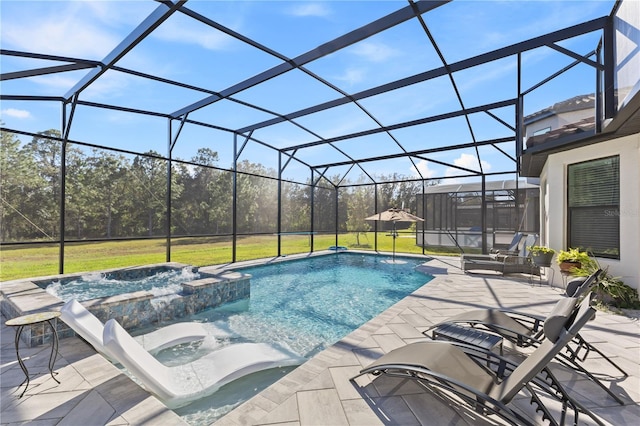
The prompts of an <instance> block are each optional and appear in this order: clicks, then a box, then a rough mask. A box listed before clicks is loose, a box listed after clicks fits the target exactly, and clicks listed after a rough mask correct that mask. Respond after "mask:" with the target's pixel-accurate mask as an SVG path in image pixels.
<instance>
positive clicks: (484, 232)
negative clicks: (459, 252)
mask: <svg viewBox="0 0 640 426" xmlns="http://www.w3.org/2000/svg"><path fill="white" fill-rule="evenodd" d="M486 180H487V178H486V177H485V175H484V174H483V175H482V209H480V223H481V228H482V253H485V254H486V253H488V252H489V250H488V249H487V187H486V183H487V182H486Z"/></svg>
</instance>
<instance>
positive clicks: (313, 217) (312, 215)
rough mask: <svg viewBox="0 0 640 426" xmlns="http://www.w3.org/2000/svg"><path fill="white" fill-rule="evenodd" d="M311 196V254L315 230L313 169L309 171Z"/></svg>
mask: <svg viewBox="0 0 640 426" xmlns="http://www.w3.org/2000/svg"><path fill="white" fill-rule="evenodd" d="M310 182H311V196H310V200H311V201H310V202H311V208H310V209H309V210H310V212H311V238H310V241H311V247H310V248H309V251H310V252H311V253H313V250H314V235H313V230H314V229H315V223H314V222H315V193H316V182H315V181H314V180H313V169H311V181H310Z"/></svg>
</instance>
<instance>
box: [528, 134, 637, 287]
mask: <svg viewBox="0 0 640 426" xmlns="http://www.w3.org/2000/svg"><path fill="white" fill-rule="evenodd" d="M612 155H619V156H620V260H612V259H603V258H599V259H598V261H599V262H600V264H601V265H602V266H609V272H610V273H611V274H612V275H614V276H620V277H622V279H623V280H624V282H625V283H626V284H628V285H630V286H631V287H634V288H636V289H640V133H639V134H634V135H631V136H626V137H623V138H618V139H613V140H610V141H607V142H602V143H598V144H595V145H591V146H587V147H583V148H576V149H572V150H569V151H565V152H561V153H558V154H552V155H550V156H549V158H548V159H547V162H546V164H545V167H544V169H543V170H542V174H541V175H540V192H541V193H540V198H541V199H540V209H541V212H540V213H541V215H540V217H541V221H543V222H544V223H543V224H541V230H540V231H541V239H542V242H543V243H544V244H546V245H548V246H549V247H552V248H554V249H556V250H558V249H566V248H567V247H566V241H567V226H566V224H567V166H568V165H569V164H573V163H579V162H582V161H588V160H594V159H597V158H602V157H608V156H612ZM553 267H554V268H555V274H549V275H550V278H552V279H553V282H554V285H556V286H561V285H562V284H563V280H562V275H561V274H560V272H559V270H558V269H557V265H554V266H553Z"/></svg>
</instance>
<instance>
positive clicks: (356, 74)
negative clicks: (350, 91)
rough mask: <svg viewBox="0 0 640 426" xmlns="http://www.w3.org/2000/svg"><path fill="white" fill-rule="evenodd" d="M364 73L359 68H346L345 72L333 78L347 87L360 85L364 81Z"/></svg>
mask: <svg viewBox="0 0 640 426" xmlns="http://www.w3.org/2000/svg"><path fill="white" fill-rule="evenodd" d="M366 74H367V73H366V71H365V70H363V69H360V68H348V69H347V70H345V72H344V73H343V74H342V75H340V76H336V77H335V78H336V79H337V80H340V81H344V82H346V83H347V84H349V85H354V84H357V83H360V82H361V81H363V80H364V79H365V76H366Z"/></svg>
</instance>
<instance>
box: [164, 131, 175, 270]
mask: <svg viewBox="0 0 640 426" xmlns="http://www.w3.org/2000/svg"><path fill="white" fill-rule="evenodd" d="M167 123H168V128H167V151H168V154H169V155H168V157H169V161H168V162H167V197H166V206H165V207H166V209H167V210H166V213H165V215H166V224H165V229H166V234H167V243H166V246H167V247H166V255H165V257H166V261H167V262H171V153H172V152H173V149H172V140H171V139H172V136H171V135H172V134H173V132H172V128H171V127H172V126H171V119H168V120H167Z"/></svg>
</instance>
